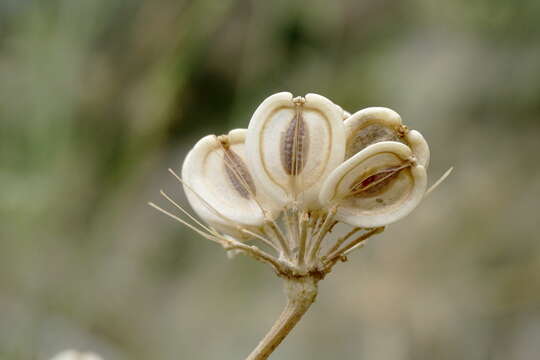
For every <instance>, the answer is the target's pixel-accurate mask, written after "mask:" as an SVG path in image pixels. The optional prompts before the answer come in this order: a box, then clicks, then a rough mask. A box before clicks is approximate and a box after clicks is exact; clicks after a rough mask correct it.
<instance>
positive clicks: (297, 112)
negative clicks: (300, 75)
mask: <svg viewBox="0 0 540 360" xmlns="http://www.w3.org/2000/svg"><path fill="white" fill-rule="evenodd" d="M342 113H343V110H342V109H340V108H338V107H337V106H336V105H335V104H333V103H332V102H331V101H330V100H328V99H327V98H325V97H323V96H320V95H316V94H307V95H306V96H305V97H304V98H303V97H297V98H293V95H292V94H291V93H288V92H282V93H278V94H275V95H272V96H270V97H268V98H267V99H266V100H264V101H263V102H262V104H261V105H259V107H258V108H257V110H255V113H254V114H253V117H252V118H251V121H250V123H249V128H248V137H247V140H246V147H247V149H248V151H249V153H250V156H249V158H248V160H249V163H250V167H251V169H252V170H253V175H254V177H255V178H257V179H258V181H259V182H260V184H261V186H262V187H263V188H264V190H265V191H267V192H268V194H269V195H270V196H271V197H272V198H273V199H274V200H275V201H277V202H278V203H280V204H283V205H285V204H290V203H292V202H294V201H296V202H299V203H301V204H302V205H303V206H304V207H305V208H316V207H317V204H318V195H319V189H320V185H321V182H322V180H323V179H324V178H325V177H326V175H328V173H329V172H330V171H332V170H333V169H334V168H335V167H336V166H338V165H339V164H340V163H341V162H342V161H343V158H344V156H345V146H344V140H345V129H344V126H343V120H342V118H343V115H342Z"/></svg>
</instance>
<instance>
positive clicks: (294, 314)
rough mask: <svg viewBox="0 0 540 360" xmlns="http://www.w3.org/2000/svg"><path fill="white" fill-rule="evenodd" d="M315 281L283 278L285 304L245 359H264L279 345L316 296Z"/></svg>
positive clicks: (309, 278)
mask: <svg viewBox="0 0 540 360" xmlns="http://www.w3.org/2000/svg"><path fill="white" fill-rule="evenodd" d="M317 282H318V279H315V278H313V277H310V276H306V277H301V278H294V279H285V282H284V287H285V293H286V294H287V305H286V306H285V309H284V310H283V312H282V313H281V315H280V316H279V318H278V319H277V321H276V322H275V323H274V326H272V328H271V329H270V331H269V332H268V333H267V334H266V336H265V337H264V338H263V339H262V340H261V341H260V342H259V345H257V347H256V348H255V350H253V351H252V352H251V354H250V355H249V356H248V357H247V358H246V360H264V359H267V358H268V357H269V356H270V354H271V353H272V352H273V351H274V350H275V349H276V348H277V347H278V346H279V344H280V343H281V342H282V341H283V339H285V337H286V336H287V335H288V334H289V332H291V330H292V329H293V328H294V326H295V325H296V324H297V323H298V321H300V319H301V318H302V316H303V315H304V314H305V313H306V311H307V310H308V309H309V307H310V306H311V304H313V302H314V301H315V298H316V297H317Z"/></svg>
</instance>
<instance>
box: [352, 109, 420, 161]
mask: <svg viewBox="0 0 540 360" xmlns="http://www.w3.org/2000/svg"><path fill="white" fill-rule="evenodd" d="M345 126H346V134H347V135H346V136H347V152H346V158H347V159H348V158H350V157H352V156H353V155H355V154H356V153H358V152H360V151H362V150H363V149H365V148H366V147H367V146H369V145H371V144H375V143H378V142H381V141H396V142H401V143H403V144H405V145H407V146H409V147H410V148H411V150H412V151H413V153H414V156H415V157H416V158H417V160H418V162H419V163H420V164H421V165H423V166H424V167H427V165H428V163H429V147H428V145H427V142H426V141H425V140H424V138H423V137H422V135H421V134H420V133H419V132H418V131H415V130H409V129H408V128H407V126H405V125H403V124H402V122H401V117H400V116H399V114H398V113H396V112H395V111H393V110H391V109H388V108H384V107H370V108H366V109H363V110H360V111H358V112H356V113H354V114H352V115H351V116H350V117H349V118H348V119H346V120H345Z"/></svg>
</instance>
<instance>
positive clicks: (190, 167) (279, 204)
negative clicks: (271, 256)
mask: <svg viewBox="0 0 540 360" xmlns="http://www.w3.org/2000/svg"><path fill="white" fill-rule="evenodd" d="M428 163H429V147H428V145H427V143H426V141H425V140H424V138H423V137H422V135H421V134H420V133H419V132H418V131H415V130H409V129H408V128H407V127H406V126H405V125H403V123H402V121H401V117H400V116H399V115H398V114H397V113H396V112H395V111H393V110H390V109H387V108H382V107H370V108H366V109H363V110H360V111H358V112H356V113H353V114H352V115H351V114H349V113H347V112H346V111H344V110H343V109H342V108H341V107H339V106H338V105H336V104H334V103H333V102H332V101H330V100H329V99H327V98H325V97H323V96H321V95H316V94H307V95H306V96H304V97H293V95H292V94H291V93H288V92H281V93H277V94H274V95H272V96H270V97H268V98H267V99H265V100H264V101H263V102H262V103H261V105H259V107H258V108H257V109H256V111H255V112H254V114H253V116H252V118H251V121H250V123H249V126H248V129H247V130H246V129H237V130H233V131H231V132H229V134H227V135H222V136H214V135H210V136H206V137H204V138H203V139H201V140H200V141H199V142H198V143H197V144H196V145H195V147H194V148H193V149H192V150H191V152H190V153H189V154H188V156H187V158H186V160H185V162H184V166H183V170H182V176H183V179H184V184H185V185H184V187H185V191H186V194H187V197H188V199H189V201H190V203H191V205H192V206H193V208H194V209H195V210H196V212H197V213H198V215H199V216H200V217H201V218H203V219H204V220H205V221H206V222H208V223H209V224H211V225H212V226H214V227H215V228H217V229H219V230H220V231H224V232H226V233H229V234H234V233H235V229H236V228H237V227H238V226H240V227H248V228H253V229H257V228H262V227H263V226H265V224H268V221H271V220H272V219H274V218H276V217H278V216H279V214H280V213H281V212H282V211H284V210H285V209H288V208H289V209H290V208H291V207H294V208H298V209H303V210H304V211H310V212H313V211H318V212H323V213H324V212H328V211H329V209H330V208H335V209H336V210H335V211H336V219H337V220H339V221H342V222H344V223H348V224H350V225H353V226H358V227H366V228H367V227H377V226H384V225H386V224H389V223H391V222H394V221H397V220H399V219H400V218H402V217H403V216H405V215H407V214H408V213H409V212H410V211H412V210H413V209H414V208H415V207H416V206H417V205H418V203H419V202H420V201H421V199H422V197H423V195H424V192H425V191H426V184H427V175H426V167H427V165H428Z"/></svg>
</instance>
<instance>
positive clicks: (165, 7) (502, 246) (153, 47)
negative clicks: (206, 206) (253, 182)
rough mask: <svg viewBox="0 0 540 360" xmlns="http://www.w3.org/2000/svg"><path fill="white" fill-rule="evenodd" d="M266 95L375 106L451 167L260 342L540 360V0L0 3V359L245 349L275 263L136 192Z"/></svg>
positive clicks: (263, 313)
mask: <svg viewBox="0 0 540 360" xmlns="http://www.w3.org/2000/svg"><path fill="white" fill-rule="evenodd" d="M280 90H289V91H292V92H293V93H295V94H298V95H301V94H304V93H306V92H316V93H320V94H323V95H325V96H328V97H329V98H331V99H333V100H334V101H336V102H337V103H339V104H340V105H342V106H343V107H344V108H345V109H348V110H349V111H356V110H358V109H360V108H363V107H367V106H377V105H378V106H388V107H391V108H393V109H395V110H397V111H398V112H399V113H400V114H401V115H402V117H403V118H404V121H405V122H406V123H408V124H410V125H411V126H412V127H413V128H416V129H418V130H420V131H421V132H422V133H423V134H424V135H425V137H426V138H427V139H428V141H429V142H430V144H431V148H432V165H431V168H430V176H431V179H432V180H434V179H435V178H436V177H437V176H438V175H440V174H442V172H443V171H444V170H445V169H446V168H447V167H448V166H450V165H454V166H455V172H454V174H453V175H452V176H451V177H450V178H449V180H448V181H447V183H445V184H444V185H443V186H442V187H441V188H440V189H439V190H437V192H435V193H434V194H433V195H432V196H431V197H430V198H429V199H428V200H427V201H425V203H424V204H423V205H422V206H421V207H420V208H419V209H418V210H417V211H415V212H414V213H413V214H412V215H411V216H409V217H408V218H407V219H406V220H404V221H402V222H400V223H398V224H395V225H393V226H391V227H390V228H389V229H388V230H387V231H386V232H385V233H384V234H383V235H382V236H380V237H378V238H377V239H374V240H373V241H372V242H371V243H370V245H369V246H368V247H366V248H365V249H364V250H363V251H361V252H359V253H357V254H355V255H354V256H352V259H351V261H350V262H349V263H346V264H343V265H340V266H338V267H337V268H336V270H335V272H334V273H333V274H331V275H330V276H329V277H328V279H326V280H325V281H324V282H322V283H321V292H320V294H319V297H318V300H317V303H316V304H315V306H314V307H313V308H312V310H311V311H310V312H309V313H308V315H307V316H306V317H305V320H303V321H302V322H301V324H300V325H299V327H298V328H297V329H295V330H294V331H293V333H292V335H291V337H290V338H288V339H287V340H286V341H285V344H284V345H283V346H282V347H280V348H279V349H278V351H277V352H276V354H275V357H276V358H279V359H330V358H331V359H371V360H375V359H495V360H498V359H517V360H521V359H533V358H536V357H537V356H538V353H540V345H539V344H540V237H539V235H538V234H539V232H538V216H539V215H538V214H539V212H540V207H539V199H540V171H539V169H540V167H539V163H540V155H539V154H540V2H539V1H537V0H523V1H502V0H497V1H491V0H489V1H488V0H473V1H447V2H441V1H428V0H412V1H380V0H368V1H353V0H350V1H325V0H312V1H309V2H305V1H281V0H279V1H238V0H237V1H235V0H220V1H214V0H198V1H181V0H117V1H106V0H92V1H83V0H47V1H38V0H34V1H33V0H0V188H1V192H0V194H1V197H0V199H1V201H0V222H1V223H0V237H1V239H0V359H6V360H27V359H46V358H47V357H48V356H50V355H52V354H54V353H56V352H58V351H59V350H60V349H63V348H80V349H88V348H90V349H92V350H94V351H96V352H99V353H101V354H102V355H103V356H104V358H106V359H110V360H113V359H118V360H124V359H130V360H131V359H135V360H137V359H140V360H146V359H240V358H242V357H243V356H245V355H246V354H247V353H248V352H249V351H250V350H251V348H252V347H253V346H254V345H255V344H256V343H257V342H258V340H259V338H260V336H262V335H263V334H264V332H265V331H266V330H267V328H268V327H269V326H270V324H271V323H272V321H273V319H274V318H275V317H276V315H277V314H278V313H279V311H280V310H281V306H282V305H283V303H284V297H283V295H282V294H281V291H280V286H281V285H280V282H279V280H278V279H276V278H275V276H274V274H273V273H272V272H271V271H269V269H268V268H267V267H264V266H261V265H260V264H258V263H255V262H253V261H252V260H251V259H248V258H244V257H239V258H236V259H235V260H233V261H229V260H227V259H226V258H225V256H224V255H223V251H222V250H221V249H219V248H218V247H217V246H215V245H214V244H211V243H210V242H208V241H205V240H202V239H200V238H198V237H196V236H194V235H193V234H191V233H190V232H188V231H186V230H185V229H183V228H182V227H181V226H180V225H178V224H176V223H173V222H172V221H170V219H167V218H165V217H164V216H162V215H160V214H157V213H156V212H155V211H153V209H151V208H149V207H148V206H146V202H147V201H148V200H156V199H157V197H158V190H159V189H160V188H165V189H167V190H169V192H173V193H175V194H176V195H177V197H178V199H179V201H181V202H183V203H185V199H184V197H183V195H182V193H181V191H180V187H179V185H178V184H177V183H175V182H174V181H173V179H172V178H171V177H170V176H168V174H167V171H166V169H167V167H169V166H172V167H174V168H175V169H179V168H180V166H181V162H182V159H183V157H184V155H185V153H186V151H187V150H188V149H189V147H190V146H191V145H192V144H193V143H194V142H195V141H196V140H197V139H198V138H199V137H201V136H202V135H205V134H207V133H220V132H223V131H225V130H226V129H229V128H233V127H245V126H246V125H247V122H248V121H249V117H250V114H251V113H252V112H253V110H254V109H255V107H256V106H257V105H258V103H259V102H260V101H261V100H262V99H263V98H264V97H266V96H268V95H270V94H272V93H273V92H276V91H280Z"/></svg>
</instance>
